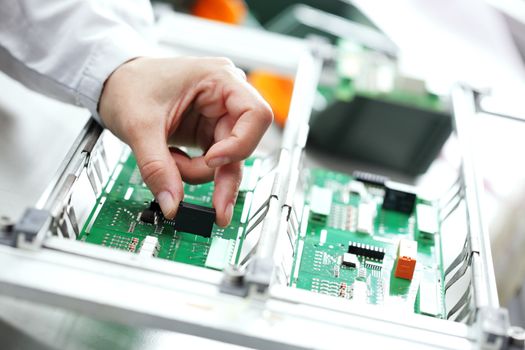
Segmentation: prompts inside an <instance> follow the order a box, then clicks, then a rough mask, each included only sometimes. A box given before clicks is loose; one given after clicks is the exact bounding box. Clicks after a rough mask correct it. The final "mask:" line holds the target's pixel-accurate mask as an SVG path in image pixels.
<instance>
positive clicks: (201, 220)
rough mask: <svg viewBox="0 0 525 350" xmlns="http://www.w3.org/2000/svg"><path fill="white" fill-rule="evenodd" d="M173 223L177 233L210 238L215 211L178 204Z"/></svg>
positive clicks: (184, 203) (194, 205) (187, 204)
mask: <svg viewBox="0 0 525 350" xmlns="http://www.w3.org/2000/svg"><path fill="white" fill-rule="evenodd" d="M174 221H175V229H176V230H177V231H182V232H188V233H193V234H195V235H199V236H203V237H210V236H211V230H212V228H213V223H214V222H215V209H213V208H209V207H204V206H202V205H197V204H191V203H186V202H180V205H179V210H178V211H177V215H176V216H175V220H174Z"/></svg>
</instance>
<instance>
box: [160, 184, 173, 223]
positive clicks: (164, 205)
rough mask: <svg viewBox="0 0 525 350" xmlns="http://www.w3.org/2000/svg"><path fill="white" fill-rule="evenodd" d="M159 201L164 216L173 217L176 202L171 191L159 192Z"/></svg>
mask: <svg viewBox="0 0 525 350" xmlns="http://www.w3.org/2000/svg"><path fill="white" fill-rule="evenodd" d="M157 201H158V202H159V205H160V209H162V213H164V216H165V217H166V218H168V219H173V216H175V210H176V203H175V200H174V199H173V196H172V195H171V193H169V192H167V191H164V192H161V193H159V194H158V195H157Z"/></svg>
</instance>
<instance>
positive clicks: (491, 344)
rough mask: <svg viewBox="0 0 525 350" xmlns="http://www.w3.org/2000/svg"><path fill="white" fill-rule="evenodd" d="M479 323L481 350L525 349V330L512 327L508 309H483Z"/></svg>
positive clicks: (479, 315) (480, 312)
mask: <svg viewBox="0 0 525 350" xmlns="http://www.w3.org/2000/svg"><path fill="white" fill-rule="evenodd" d="M478 321H479V323H478V324H479V339H480V347H481V349H487V350H489V349H490V350H492V349H525V347H524V344H525V330H523V328H521V327H511V326H510V321H509V313H508V311H507V310H506V309H503V308H497V309H496V308H490V307H486V308H481V309H480V310H479V311H478Z"/></svg>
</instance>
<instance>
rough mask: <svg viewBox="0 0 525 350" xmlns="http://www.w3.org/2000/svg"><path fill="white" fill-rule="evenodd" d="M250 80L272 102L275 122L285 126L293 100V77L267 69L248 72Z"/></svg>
mask: <svg viewBox="0 0 525 350" xmlns="http://www.w3.org/2000/svg"><path fill="white" fill-rule="evenodd" d="M248 82H250V84H252V85H253V87H255V89H257V91H259V93H260V94H261V96H262V97H263V98H264V99H265V100H266V101H267V102H268V103H269V104H270V107H272V110H273V114H274V117H275V122H276V123H277V124H279V125H280V126H281V127H284V124H286V119H287V118H288V111H289V110H290V102H291V100H292V92H293V79H291V78H289V77H285V76H282V75H278V74H274V73H270V72H265V71H252V72H251V73H250V74H248Z"/></svg>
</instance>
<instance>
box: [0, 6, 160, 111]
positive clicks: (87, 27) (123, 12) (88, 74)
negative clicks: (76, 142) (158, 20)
mask: <svg viewBox="0 0 525 350" xmlns="http://www.w3.org/2000/svg"><path fill="white" fill-rule="evenodd" d="M153 22H154V18H153V11H152V8H151V4H150V3H149V1H148V0H126V1H121V0H53V1H42V0H2V2H1V4H0V70H1V71H3V72H4V73H6V74H7V75H9V76H11V77H12V78H14V79H16V80H18V81H20V82H21V83H22V84H24V85H26V86H27V87H29V88H30V89H32V90H35V91H37V92H40V93H43V94H45V95H48V96H50V97H53V98H56V99H59V100H61V101H64V102H68V103H72V104H76V105H79V106H83V107H86V108H88V109H89V111H90V112H91V113H92V114H93V116H94V117H95V118H97V119H98V120H99V121H100V118H99V116H98V113H97V107H98V101H99V99H100V95H101V92H102V88H103V86H104V82H105V81H106V79H107V78H108V77H109V75H110V74H111V73H112V72H113V71H114V70H115V69H116V68H117V67H118V66H120V65H121V64H123V63H124V62H126V61H128V60H130V59H133V58H136V57H140V56H149V55H152V54H153V53H154V43H153V40H152V37H153V36H152V35H151V34H152V33H153ZM21 103H23V101H21Z"/></svg>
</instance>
